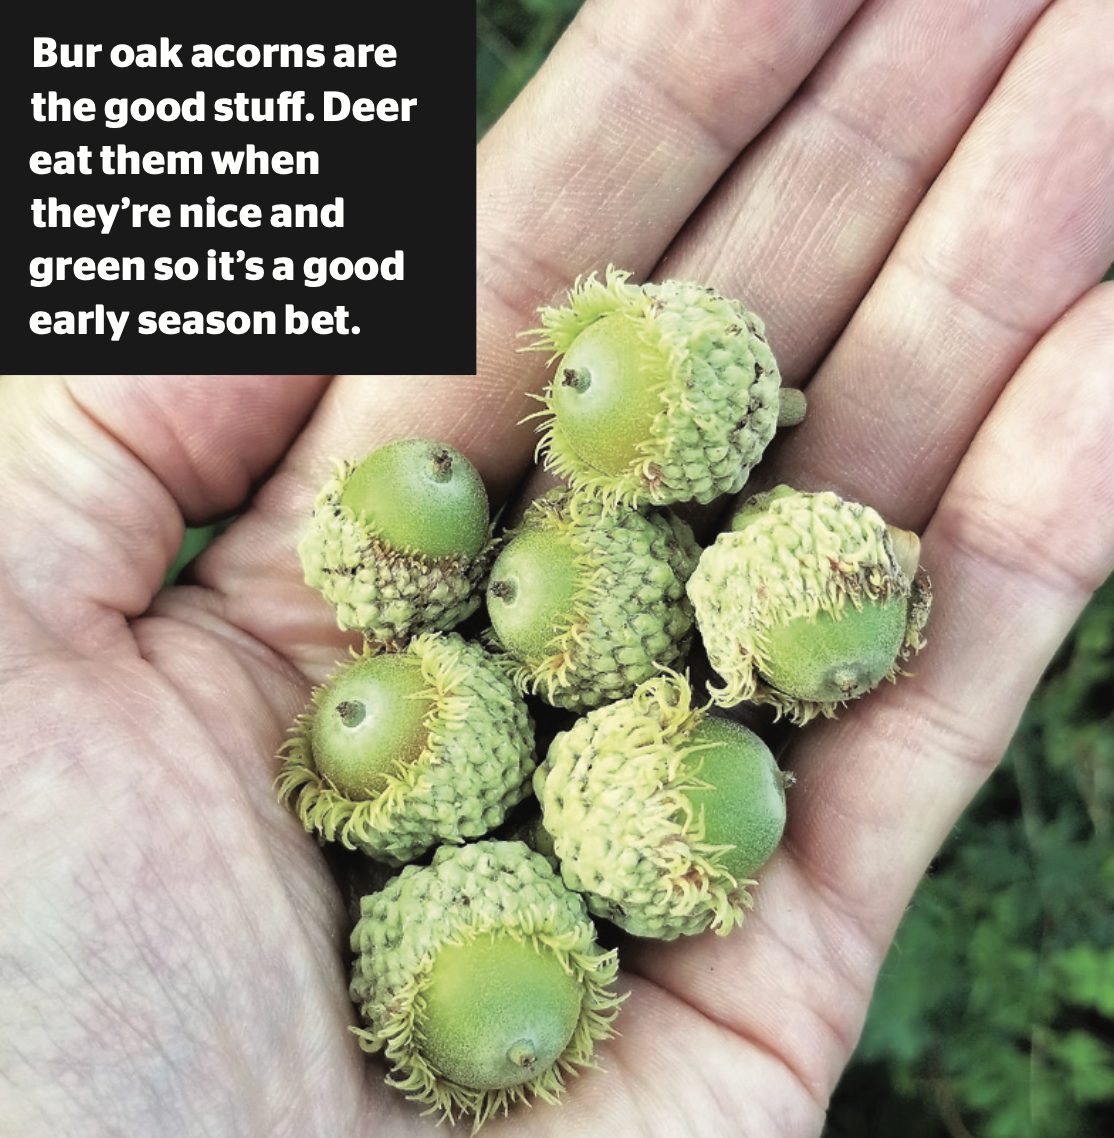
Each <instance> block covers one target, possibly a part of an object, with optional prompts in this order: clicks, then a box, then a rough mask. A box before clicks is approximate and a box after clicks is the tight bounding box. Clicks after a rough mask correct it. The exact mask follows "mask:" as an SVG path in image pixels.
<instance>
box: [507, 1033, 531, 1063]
mask: <svg viewBox="0 0 1114 1138" xmlns="http://www.w3.org/2000/svg"><path fill="white" fill-rule="evenodd" d="M507 1059H508V1060H509V1061H510V1062H511V1063H513V1064H514V1065H515V1066H516V1067H521V1068H522V1069H523V1070H528V1069H529V1068H530V1067H533V1066H534V1064H536V1063H537V1061H538V1050H537V1048H536V1047H535V1046H534V1044H533V1043H532V1042H531V1041H530V1040H529V1039H520V1040H518V1041H517V1042H516V1043H512V1044H511V1045H510V1047H508V1048H507Z"/></svg>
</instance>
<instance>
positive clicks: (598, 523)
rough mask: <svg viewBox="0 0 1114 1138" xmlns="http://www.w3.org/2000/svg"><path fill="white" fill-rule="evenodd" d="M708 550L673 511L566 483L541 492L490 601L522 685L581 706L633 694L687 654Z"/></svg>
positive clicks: (508, 547) (494, 579)
mask: <svg viewBox="0 0 1114 1138" xmlns="http://www.w3.org/2000/svg"><path fill="white" fill-rule="evenodd" d="M699 555H700V550H699V548H698V546H697V545H696V543H695V541H694V540H693V537H692V530H691V529H689V527H688V526H687V525H686V524H685V523H684V522H682V521H681V520H680V519H679V518H676V517H674V516H673V515H672V514H671V513H670V512H669V511H668V510H646V511H642V512H639V511H637V510H633V509H630V508H629V507H625V506H619V507H615V508H613V509H610V510H609V509H606V508H605V507H604V506H603V505H602V504H601V503H599V502H597V501H594V500H593V499H591V498H587V497H585V496H584V495H583V494H579V493H575V492H570V491H569V490H567V489H557V490H553V491H550V493H548V494H546V495H545V496H544V497H542V498H539V499H538V500H537V501H536V502H534V503H533V504H532V505H531V506H530V508H529V510H528V511H527V512H526V516H525V517H524V518H523V521H522V524H521V525H520V526H519V527H518V528H517V529H516V530H514V531H512V532H511V533H509V534H508V535H506V537H505V539H504V545H503V548H502V551H501V552H500V554H499V556H498V558H497V559H496V561H495V564H494V566H493V567H492V571H491V579H490V581H489V583H488V590H487V607H488V612H489V614H490V616H491V622H492V625H493V626H494V634H495V635H494V639H495V642H496V643H497V644H498V645H499V646H500V647H502V648H503V649H504V650H505V651H506V652H507V654H508V655H509V656H510V657H511V658H513V659H514V660H516V661H518V663H519V665H520V666H519V668H518V670H517V672H516V681H517V683H518V684H519V686H520V687H521V688H522V690H524V691H529V692H531V693H533V694H536V695H538V696H540V698H542V699H544V700H545V701H546V702H547V703H550V704H552V705H554V706H556V707H565V708H569V709H572V710H576V711H582V710H585V709H587V708H592V707H598V706H600V705H601V704H604V703H608V702H611V701H612V700H616V699H622V698H623V697H624V696H627V695H630V693H631V692H632V691H634V689H635V687H637V685H638V684H639V683H641V682H642V681H643V680H645V679H648V678H649V677H650V676H653V675H656V674H658V673H659V672H661V671H662V670H663V669H666V668H672V667H677V666H679V665H680V664H681V663H683V661H684V659H685V656H686V655H687V654H688V649H689V645H690V642H691V630H692V607H691V603H690V602H689V600H688V597H687V596H686V594H685V582H686V581H687V580H688V578H689V576H690V574H691V573H692V571H693V569H694V568H695V567H696V561H697V558H698V557H699Z"/></svg>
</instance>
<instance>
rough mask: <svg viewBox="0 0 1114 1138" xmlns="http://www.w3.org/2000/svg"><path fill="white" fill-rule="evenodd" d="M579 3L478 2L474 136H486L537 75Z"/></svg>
mask: <svg viewBox="0 0 1114 1138" xmlns="http://www.w3.org/2000/svg"><path fill="white" fill-rule="evenodd" d="M580 4H581V0H478V2H477V4H476V134H477V136H479V135H482V134H483V133H484V131H486V130H487V128H488V127H489V126H491V124H492V123H493V122H494V121H495V120H496V119H497V118H498V117H499V116H500V115H501V114H502V113H503V111H504V110H506V108H507V105H508V104H509V103H510V101H511V100H512V99H513V98H514V97H515V95H517V94H518V92H519V91H520V90H521V89H522V88H523V87H524V86H525V84H526V82H527V80H528V79H529V78H530V77H531V76H532V75H533V74H534V72H535V71H537V69H538V67H539V66H540V65H541V62H542V60H543V59H544V58H545V57H546V55H548V54H549V49H550V48H551V47H552V46H553V44H554V42H555V41H556V39H557V37H558V36H559V35H560V34H561V32H563V31H564V30H565V27H566V26H567V24H568V22H569V20H571V19H572V18H573V16H574V15H576V12H577V9H578V8H579V7H580Z"/></svg>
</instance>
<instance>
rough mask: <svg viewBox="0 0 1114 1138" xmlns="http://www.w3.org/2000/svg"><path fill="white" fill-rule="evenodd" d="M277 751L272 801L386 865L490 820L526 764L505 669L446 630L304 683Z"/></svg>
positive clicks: (516, 793) (521, 707) (518, 789)
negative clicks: (307, 702)
mask: <svg viewBox="0 0 1114 1138" xmlns="http://www.w3.org/2000/svg"><path fill="white" fill-rule="evenodd" d="M279 755H280V758H281V760H282V769H281V772H280V774H279V777H278V780H277V784H276V785H277V790H278V794H279V798H280V799H281V800H282V801H284V802H286V804H287V805H288V806H289V807H290V808H291V809H292V810H293V811H294V812H295V813H296V814H297V816H298V817H299V818H300V819H301V821H302V824H303V825H304V826H305V828H306V830H308V831H310V832H311V833H316V834H318V835H320V836H321V838H323V839H324V840H326V841H338V842H340V843H341V844H342V845H344V846H346V847H347V848H348V849H359V850H362V851H363V852H364V853H367V854H369V855H370V856H371V857H374V858H378V859H379V860H381V861H385V862H387V863H388V864H390V865H401V864H403V863H404V862H407V861H411V860H413V859H414V858H415V857H418V856H419V855H420V854H422V853H424V852H425V851H426V850H428V849H429V848H430V847H431V846H434V845H436V844H437V843H439V842H455V843H459V842H463V841H464V840H466V839H468V838H478V837H480V836H481V835H483V834H486V833H487V832H488V831H489V830H491V829H493V828H494V827H495V826H498V825H499V824H500V823H501V822H502V821H503V819H504V818H505V817H506V814H507V811H508V810H510V808H511V807H512V806H514V805H516V804H517V803H519V802H521V801H522V799H523V798H525V797H526V795H527V794H528V793H529V781H530V776H531V774H532V773H533V770H534V766H535V756H534V734H533V724H532V722H531V720H530V715H529V712H528V711H527V709H526V705H525V703H524V702H523V699H522V696H521V695H519V693H518V691H517V690H516V689H515V687H514V684H513V683H512V682H511V679H510V677H509V676H508V675H507V671H506V669H505V667H503V666H502V665H501V664H500V663H499V662H498V661H496V660H494V659H492V657H491V656H490V655H489V654H488V653H487V652H486V651H485V650H484V648H483V647H482V646H481V645H479V644H471V643H468V642H466V641H465V640H463V639H462V638H461V637H460V636H458V635H457V634H456V633H424V634H422V635H421V636H417V637H415V638H414V639H413V640H411V641H410V643H409V645H408V646H407V647H406V648H405V649H404V650H402V651H399V652H373V651H370V650H366V651H365V652H364V653H363V654H361V655H359V656H356V657H355V659H354V660H353V661H351V662H350V663H348V664H347V665H345V666H344V667H343V668H341V669H340V670H339V671H338V672H337V673H336V674H335V675H334V676H333V677H332V678H331V679H330V680H329V682H328V683H327V684H325V685H324V686H323V687H320V688H318V689H316V690H315V691H314V692H313V696H312V706H311V708H310V710H309V711H307V712H306V713H305V714H304V715H302V716H300V717H299V719H298V721H297V722H296V723H295V725H294V728H293V729H292V733H291V738H290V739H288V740H287V742H286V743H285V744H284V746H283V747H282V749H281V751H280V753H279Z"/></svg>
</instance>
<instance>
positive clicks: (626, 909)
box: [534, 675, 789, 940]
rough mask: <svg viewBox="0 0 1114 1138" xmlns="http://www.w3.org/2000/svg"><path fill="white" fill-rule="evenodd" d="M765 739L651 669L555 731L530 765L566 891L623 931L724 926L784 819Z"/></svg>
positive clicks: (781, 779) (737, 911)
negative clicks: (632, 688)
mask: <svg viewBox="0 0 1114 1138" xmlns="http://www.w3.org/2000/svg"><path fill="white" fill-rule="evenodd" d="M788 781H789V777H788V776H786V775H783V774H782V772H781V771H780V770H779V769H778V766H777V763H776V761H775V760H774V757H773V755H772V754H771V752H770V749H769V748H768V747H767V746H766V745H765V743H763V742H762V740H761V739H760V738H759V737H758V736H757V735H755V734H754V732H752V731H749V730H747V728H745V727H743V726H742V725H741V724H738V723H734V722H732V721H731V720H728V719H726V718H723V717H721V716H717V715H714V714H710V713H709V711H708V710H707V708H700V707H694V706H693V703H692V690H691V688H690V687H689V684H688V681H687V680H686V679H685V678H684V677H682V676H678V675H667V676H659V677H657V678H655V679H652V680H648V681H647V682H646V683H644V684H642V685H641V686H640V687H639V688H638V690H637V691H636V692H635V693H634V695H633V696H632V697H631V698H629V699H625V700H620V701H619V702H617V703H612V704H610V705H608V706H607V707H602V708H599V709H597V710H596V711H592V712H589V714H588V715H586V716H584V717H583V718H581V719H579V720H577V722H576V723H575V724H574V725H573V727H572V728H570V729H569V730H568V731H565V732H562V733H561V734H559V735H558V736H557V737H556V738H555V739H554V741H553V743H552V745H551V746H550V748H549V752H548V754H547V756H546V758H545V761H544V762H543V763H541V764H540V765H539V767H538V769H537V771H536V772H535V773H534V793H535V794H536V795H537V798H538V801H539V802H540V803H541V807H542V824H543V826H544V829H545V832H546V834H547V835H548V836H549V839H550V841H551V843H552V848H553V852H554V854H555V856H556V857H557V859H558V862H559V864H560V867H561V876H562V879H563V880H564V882H565V884H566V885H568V886H569V888H570V889H575V890H577V891H579V892H582V893H583V894H584V895H585V899H586V901H587V904H588V908H589V910H591V912H592V913H594V914H595V915H596V916H599V917H605V918H607V919H608V920H609V921H612V922H613V923H614V924H616V925H618V926H619V927H620V928H622V929H625V930H626V931H627V932H629V933H632V934H633V935H635V936H641V937H654V938H658V939H661V940H673V939H674V938H676V937H678V936H682V935H693V934H695V933H699V932H702V931H704V930H705V929H707V928H711V929H714V930H715V931H716V932H717V933H719V934H721V935H724V934H726V933H728V932H730V930H731V929H732V928H733V927H735V926H736V925H737V924H739V923H740V922H741V921H742V919H743V916H744V914H745V913H746V911H747V909H749V908H750V907H751V904H752V898H751V894H750V889H751V887H752V886H754V885H755V884H756V882H755V875H756V874H757V873H758V871H759V870H760V869H761V868H762V866H763V865H764V864H765V863H766V861H767V860H768V859H769V858H770V856H771V855H772V854H773V852H774V850H775V849H776V848H777V845H778V843H779V842H780V840H781V836H782V832H783V830H784V828H785V787H786V785H787V783H788Z"/></svg>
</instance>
